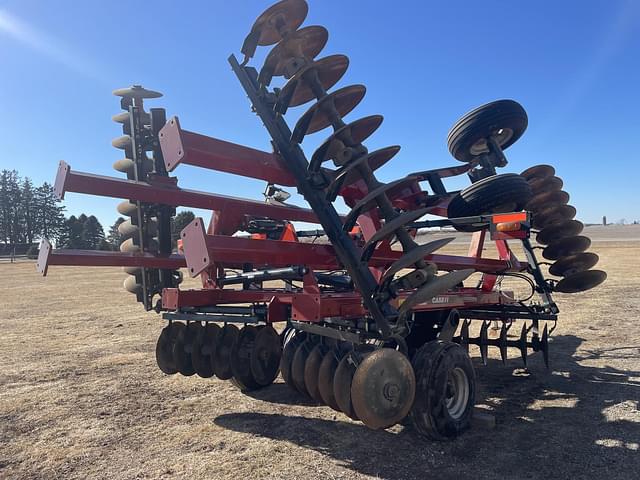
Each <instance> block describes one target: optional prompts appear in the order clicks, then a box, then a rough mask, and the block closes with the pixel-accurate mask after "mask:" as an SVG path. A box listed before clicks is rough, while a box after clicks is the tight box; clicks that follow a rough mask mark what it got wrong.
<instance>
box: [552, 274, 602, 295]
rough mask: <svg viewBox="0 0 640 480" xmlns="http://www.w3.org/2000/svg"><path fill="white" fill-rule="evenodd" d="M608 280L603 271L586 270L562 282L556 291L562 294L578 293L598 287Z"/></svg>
mask: <svg viewBox="0 0 640 480" xmlns="http://www.w3.org/2000/svg"><path fill="white" fill-rule="evenodd" d="M606 279H607V274H606V273H605V272H603V271H602V270H586V271H584V272H579V273H574V274H572V275H569V276H567V277H565V278H563V279H562V280H560V281H559V282H558V283H557V285H556V286H555V288H554V291H556V292H561V293H578V292H584V291H586V290H590V289H592V288H594V287H597V286H598V285H600V284H601V283H602V282H604V281H605V280H606Z"/></svg>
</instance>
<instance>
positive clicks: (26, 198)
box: [20, 177, 39, 243]
mask: <svg viewBox="0 0 640 480" xmlns="http://www.w3.org/2000/svg"><path fill="white" fill-rule="evenodd" d="M20 207H21V208H20V210H21V215H20V216H21V217H22V221H23V229H24V235H25V240H26V243H33V241H34V239H35V237H36V235H37V234H38V233H39V231H38V230H39V225H38V222H37V207H36V197H35V191H34V188H33V184H32V183H31V179H30V178H29V177H26V178H25V179H24V180H23V181H22V202H21V205H20Z"/></svg>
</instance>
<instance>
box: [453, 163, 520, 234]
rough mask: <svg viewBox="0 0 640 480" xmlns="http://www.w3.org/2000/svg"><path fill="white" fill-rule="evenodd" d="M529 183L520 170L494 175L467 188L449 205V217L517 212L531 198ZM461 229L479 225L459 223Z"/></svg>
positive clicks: (465, 229)
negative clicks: (518, 172)
mask: <svg viewBox="0 0 640 480" xmlns="http://www.w3.org/2000/svg"><path fill="white" fill-rule="evenodd" d="M531 197H532V193H531V186H530V185H529V182H527V180H526V179H525V178H524V177H523V176H521V175H518V174H517V173H503V174H501V175H492V176H490V177H487V178H483V179H482V180H479V181H477V182H476V183H474V184H472V185H470V186H469V187H467V188H465V189H464V190H462V191H461V192H459V193H458V194H457V195H456V196H454V197H453V198H452V199H451V201H450V202H449V206H448V207H447V216H448V217H449V218H460V217H472V216H475V215H486V214H490V213H506V212H517V211H520V210H522V209H523V208H524V206H525V205H526V203H527V202H528V201H529V199H531ZM454 227H455V228H456V229H457V230H460V231H464V232H472V231H474V230H479V229H480V228H479V227H473V226H470V225H455V224H454Z"/></svg>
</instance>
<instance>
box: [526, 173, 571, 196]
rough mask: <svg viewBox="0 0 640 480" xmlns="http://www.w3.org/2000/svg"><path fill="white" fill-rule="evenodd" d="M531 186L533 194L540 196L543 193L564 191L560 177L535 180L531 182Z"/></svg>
mask: <svg viewBox="0 0 640 480" xmlns="http://www.w3.org/2000/svg"><path fill="white" fill-rule="evenodd" d="M529 185H530V186H531V191H532V192H533V194H534V195H539V194H541V193H546V192H554V191H556V190H562V186H563V185H564V182H563V181H562V179H561V178H560V177H555V176H553V177H544V178H533V179H531V180H529Z"/></svg>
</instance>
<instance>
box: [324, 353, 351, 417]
mask: <svg viewBox="0 0 640 480" xmlns="http://www.w3.org/2000/svg"><path fill="white" fill-rule="evenodd" d="M352 349H353V346H352V345H351V344H350V343H347V342H342V343H340V344H339V345H336V346H335V347H333V348H332V349H331V350H329V351H328V352H327V353H325V355H324V357H322V362H320V368H319V369H318V391H319V393H320V398H321V399H322V402H323V403H324V404H326V405H328V406H330V407H331V408H333V409H334V410H336V411H338V412H340V411H341V410H340V407H339V406H338V404H337V402H336V397H335V396H334V394H333V377H334V376H335V373H336V369H337V368H338V364H339V363H340V360H342V359H343V358H344V356H345V355H346V354H347V353H349V352H350V351H351V350H352Z"/></svg>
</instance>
